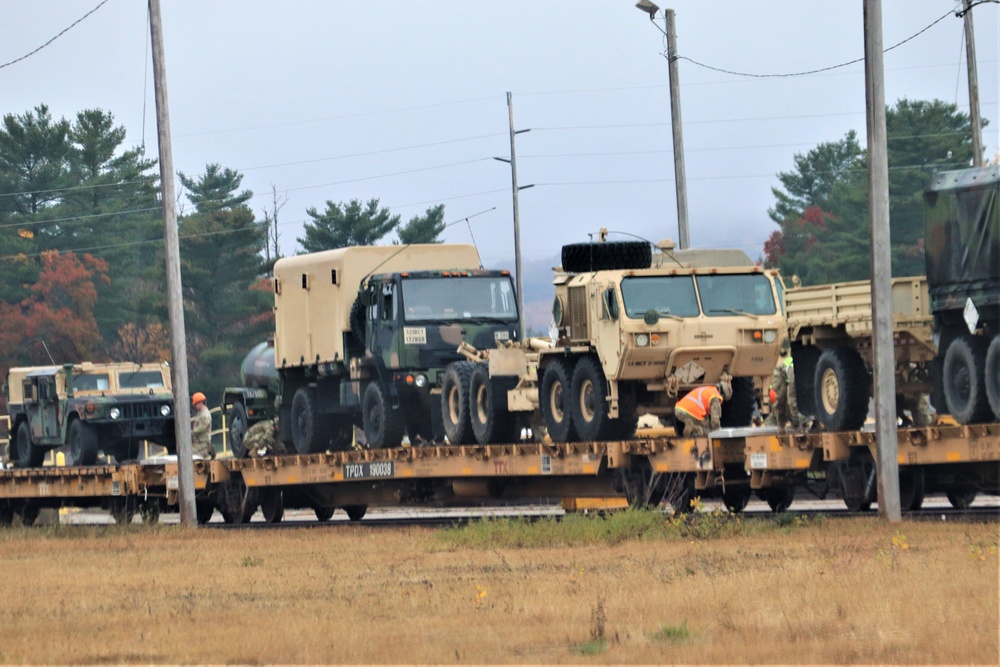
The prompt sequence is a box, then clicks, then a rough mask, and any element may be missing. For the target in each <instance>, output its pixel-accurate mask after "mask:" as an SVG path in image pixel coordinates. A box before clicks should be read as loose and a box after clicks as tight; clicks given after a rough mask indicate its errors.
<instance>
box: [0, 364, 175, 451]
mask: <svg viewBox="0 0 1000 667" xmlns="http://www.w3.org/2000/svg"><path fill="white" fill-rule="evenodd" d="M3 390H4V395H5V397H6V399H7V409H8V411H9V412H10V430H11V433H12V434H13V436H12V438H11V440H12V442H11V447H10V449H11V452H10V457H11V459H12V460H13V461H14V462H15V463H16V465H18V466H19V467H37V466H40V465H41V464H42V461H43V460H44V458H45V454H46V453H47V452H48V451H49V450H52V449H56V448H59V447H63V446H68V450H69V451H68V453H67V463H69V464H70V465H93V464H94V463H95V462H96V461H97V457H98V454H99V453H100V452H104V454H105V455H106V456H109V457H112V456H113V457H114V458H115V459H117V460H118V461H124V460H128V459H134V458H137V456H138V454H139V447H140V445H141V443H142V442H143V441H144V440H148V441H150V442H154V443H156V444H159V445H162V446H164V447H166V448H167V449H168V450H172V449H173V448H174V403H173V393H172V389H171V385H170V368H169V366H168V365H167V364H166V363H162V364H132V363H112V364H95V363H90V362H84V363H80V364H63V365H62V366H32V367H20V368H11V369H10V370H9V371H8V372H7V377H6V380H5V382H4V385H3Z"/></svg>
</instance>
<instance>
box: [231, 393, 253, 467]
mask: <svg viewBox="0 0 1000 667" xmlns="http://www.w3.org/2000/svg"><path fill="white" fill-rule="evenodd" d="M248 428H249V420H248V419H247V410H246V408H244V407H243V404H242V403H237V404H235V405H234V406H233V409H232V410H230V411H229V447H230V449H232V450H233V456H234V457H235V458H238V459H242V458H244V457H245V456H246V455H247V448H246V447H244V446H243V436H245V435H246V434H247V429H248Z"/></svg>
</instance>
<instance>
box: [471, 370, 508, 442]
mask: <svg viewBox="0 0 1000 667" xmlns="http://www.w3.org/2000/svg"><path fill="white" fill-rule="evenodd" d="M516 384H517V379H516V378H508V377H498V378H490V368H489V366H488V365H487V364H485V363H479V364H476V368H475V369H474V370H473V371H472V377H471V378H470V380H469V397H470V398H469V418H470V419H471V420H472V432H473V434H475V436H476V442H478V443H479V444H480V445H490V444H494V443H498V442H513V441H514V440H515V439H516V431H517V419H516V417H515V415H514V414H512V413H511V412H510V411H509V410H508V409H507V391H508V390H510V389H513V388H514V386H515V385H516Z"/></svg>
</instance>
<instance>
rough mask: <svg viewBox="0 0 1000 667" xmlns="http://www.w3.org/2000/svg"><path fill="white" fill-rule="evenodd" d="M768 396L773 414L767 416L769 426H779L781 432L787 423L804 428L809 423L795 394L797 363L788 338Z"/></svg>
mask: <svg viewBox="0 0 1000 667" xmlns="http://www.w3.org/2000/svg"><path fill="white" fill-rule="evenodd" d="M768 397H769V398H770V399H771V414H769V415H768V416H767V421H766V424H767V425H768V426H777V427H778V432H779V433H780V432H783V431H784V430H785V425H786V424H788V423H791V425H792V428H795V429H802V428H804V427H806V426H807V425H808V420H807V419H806V418H805V417H803V416H802V413H800V412H799V402H798V398H797V397H796V394H795V365H794V363H793V361H792V355H791V354H790V348H789V344H788V339H787V338H786V339H785V340H784V341H782V343H781V356H780V357H779V358H778V364H777V365H776V366H775V367H774V373H773V374H772V375H771V387H770V389H769V391H768Z"/></svg>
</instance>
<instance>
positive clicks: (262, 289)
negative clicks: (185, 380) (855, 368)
mask: <svg viewBox="0 0 1000 667" xmlns="http://www.w3.org/2000/svg"><path fill="white" fill-rule="evenodd" d="M178 178H179V180H180V184H181V186H182V188H181V195H180V197H179V198H180V199H181V201H180V202H179V204H180V205H179V207H178V210H179V211H181V213H180V214H179V215H178V236H179V244H180V258H181V282H182V286H183V302H184V315H185V328H186V337H187V350H188V360H187V361H188V368H189V376H190V378H191V387H192V391H194V390H198V391H202V392H204V393H205V394H206V395H207V396H209V399H210V401H215V400H219V398H220V397H221V395H222V389H223V388H224V387H225V386H227V385H230V384H232V383H234V382H236V381H238V378H239V368H240V362H241V361H242V359H243V356H244V355H245V354H246V352H247V351H248V350H249V349H250V348H251V347H253V345H254V344H256V343H257V342H259V341H260V340H263V339H265V338H267V337H269V336H271V335H273V333H272V332H273V330H274V329H273V313H272V306H273V298H272V296H271V286H270V280H269V278H270V272H271V269H272V267H273V265H274V262H275V261H276V260H277V259H278V257H279V256H280V250H279V248H278V231H277V216H278V210H279V205H278V198H277V193H275V199H274V205H273V206H272V208H271V209H270V210H269V211H268V210H265V211H263V216H262V217H261V218H258V217H257V215H255V213H254V211H253V209H252V208H251V207H250V201H251V199H252V197H253V193H252V192H251V191H250V190H246V189H242V188H241V183H242V179H243V175H242V174H240V173H239V172H237V171H235V170H232V169H229V168H225V167H223V166H221V165H219V164H208V165H206V167H205V171H204V172H203V173H200V174H196V175H188V174H184V173H179V174H178ZM307 214H308V215H309V217H310V221H309V222H307V223H306V224H305V228H304V236H303V237H302V238H299V239H297V240H298V242H299V244H300V246H301V247H302V249H303V251H305V252H316V251H320V250H327V249H331V248H337V247H343V246H349V245H371V244H376V243H379V242H384V240H385V239H386V238H387V236H388V235H389V234H390V233H392V232H395V234H396V236H397V238H398V241H397V242H400V243H436V242H439V240H440V239H439V238H438V237H439V236H440V234H441V232H442V231H443V230H444V227H445V223H444V205H438V206H434V207H431V208H429V209H428V210H427V212H426V214H425V215H423V216H415V217H413V218H411V219H410V220H409V221H408V222H406V223H403V222H402V220H401V218H400V216H398V215H393V214H392V213H391V212H390V211H389V210H388V209H386V208H385V207H381V206H380V205H379V201H378V200H377V199H372V200H370V201H368V202H361V201H358V200H352V201H350V202H340V203H335V202H332V201H327V202H326V208H325V210H323V211H318V210H316V209H315V208H310V209H308V210H307ZM168 322H169V317H168V311H167V296H166V271H165V257H164V251H163V213H162V206H161V190H160V182H159V171H158V166H157V161H156V160H154V159H150V158H149V157H147V156H146V155H145V153H144V150H143V149H142V147H140V146H128V145H127V144H126V132H125V128H124V127H122V126H120V125H116V124H115V120H114V116H113V115H112V114H111V113H110V112H108V111H104V110H101V109H85V110H83V111H80V112H79V113H77V114H76V116H75V117H74V118H72V119H66V118H54V117H53V116H52V114H51V112H50V111H49V109H48V107H47V106H46V105H44V104H42V105H39V106H37V107H35V108H34V109H31V110H29V111H27V112H25V113H22V114H6V115H5V116H4V117H3V122H2V125H0V375H4V376H6V371H7V369H9V368H11V367H14V366H22V365H49V364H52V363H55V364H62V363H75V362H80V361H94V362H106V361H133V362H158V361H162V360H166V361H169V360H170V350H171V346H170V334H169V323H168ZM0 400H2V398H0ZM0 408H2V409H0V412H6V409H5V408H6V406H4V405H0Z"/></svg>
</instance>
